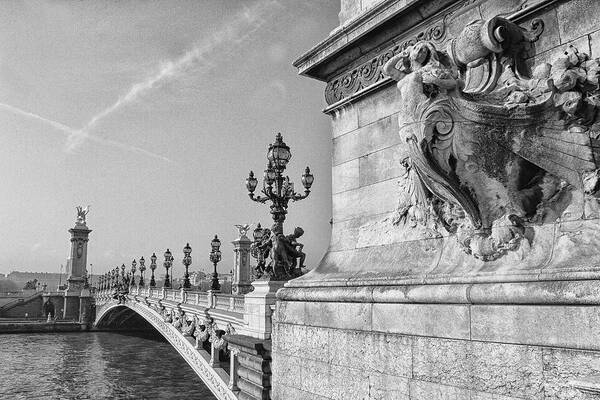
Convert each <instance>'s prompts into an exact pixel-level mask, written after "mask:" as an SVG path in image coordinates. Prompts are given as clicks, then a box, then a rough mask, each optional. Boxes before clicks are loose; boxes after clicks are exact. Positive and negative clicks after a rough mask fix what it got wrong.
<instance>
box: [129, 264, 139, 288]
mask: <svg viewBox="0 0 600 400" xmlns="http://www.w3.org/2000/svg"><path fill="white" fill-rule="evenodd" d="M136 265H137V261H135V258H134V259H133V261H132V262H131V282H130V286H131V287H133V286H134V285H135V267H136Z"/></svg>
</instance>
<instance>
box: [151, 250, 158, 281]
mask: <svg viewBox="0 0 600 400" xmlns="http://www.w3.org/2000/svg"><path fill="white" fill-rule="evenodd" d="M156 258H157V257H156V253H152V256H151V257H150V269H151V270H152V276H151V277H150V287H156V281H155V280H154V270H155V269H156Z"/></svg>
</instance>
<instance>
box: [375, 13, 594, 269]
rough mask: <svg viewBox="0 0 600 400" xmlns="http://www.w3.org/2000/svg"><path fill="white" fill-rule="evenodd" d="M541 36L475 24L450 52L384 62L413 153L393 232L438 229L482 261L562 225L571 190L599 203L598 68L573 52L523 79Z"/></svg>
mask: <svg viewBox="0 0 600 400" xmlns="http://www.w3.org/2000/svg"><path fill="white" fill-rule="evenodd" d="M542 27H543V25H542V24H541V21H533V23H532V27H531V29H530V30H525V29H523V28H521V27H519V26H517V25H515V24H514V23H512V22H510V21H508V20H506V19H504V18H500V17H495V18H492V19H490V20H487V21H474V22H472V23H471V24H469V25H467V26H466V27H465V29H464V30H463V32H462V33H461V34H460V35H459V36H458V37H456V38H453V39H452V40H451V41H450V42H449V45H448V50H447V52H444V51H441V50H438V49H437V48H436V46H435V44H434V43H432V42H431V41H422V42H419V43H416V44H414V45H412V46H409V47H407V48H406V49H404V50H403V51H401V52H399V53H398V54H395V55H394V56H393V57H391V58H390V59H389V60H388V61H387V63H386V64H385V65H384V67H383V73H384V74H385V75H386V76H389V77H391V78H392V79H394V80H396V81H398V85H397V86H398V101H399V102H400V107H399V108H400V112H399V116H398V119H399V126H400V132H399V134H400V137H401V138H402V140H403V141H404V142H406V144H407V146H408V154H409V156H408V157H407V158H406V159H404V160H403V161H402V163H403V167H404V169H405V174H404V176H403V182H401V186H402V193H401V198H400V202H399V205H398V212H397V216H396V218H395V223H396V224H398V225H401V226H403V229H411V228H412V227H414V226H415V225H416V224H421V225H424V226H426V227H428V228H429V229H430V230H432V231H433V232H438V233H439V234H440V235H441V234H442V231H441V230H445V231H446V232H447V233H449V234H451V235H455V236H456V238H457V240H458V241H459V244H460V245H461V246H462V248H463V249H464V250H465V251H466V252H467V253H469V254H472V255H473V256H475V257H477V258H480V259H482V260H484V261H488V260H494V259H497V258H499V257H501V256H502V255H504V254H506V253H507V252H509V251H513V250H515V249H517V248H519V247H520V246H521V245H522V244H523V241H526V240H527V239H526V234H525V233H526V229H527V226H530V225H531V224H539V223H544V222H551V221H554V220H556V218H558V217H560V215H561V213H562V212H563V211H564V210H565V209H566V208H567V207H568V206H569V204H570V203H571V200H572V197H573V195H574V193H575V192H580V193H581V195H582V196H583V194H584V192H585V193H586V195H587V196H595V195H596V193H597V190H598V186H599V184H598V181H599V179H598V167H599V166H598V162H597V161H596V160H597V155H596V152H597V150H595V147H594V146H593V145H592V140H593V138H595V137H596V136H597V132H598V131H599V129H600V122H599V121H598V112H597V111H598V107H599V106H600V90H599V88H600V86H599V84H600V81H599V78H600V60H599V59H595V60H590V59H589V57H588V56H587V55H586V54H583V53H579V52H578V51H577V50H576V49H575V48H573V47H570V48H568V49H567V50H566V51H565V53H564V55H563V56H562V57H560V58H559V59H557V60H556V61H555V62H554V63H553V64H541V65H538V66H536V67H535V68H534V70H533V73H532V74H531V77H529V76H527V75H526V71H525V69H524V68H523V57H522V53H523V50H524V49H525V48H526V46H527V43H529V42H531V41H535V40H537V38H538V37H539V35H540V33H541V31H542Z"/></svg>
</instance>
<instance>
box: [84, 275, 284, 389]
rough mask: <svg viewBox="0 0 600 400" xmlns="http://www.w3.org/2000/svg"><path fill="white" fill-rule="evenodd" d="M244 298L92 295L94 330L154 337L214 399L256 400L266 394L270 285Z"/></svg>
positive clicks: (161, 291) (162, 291)
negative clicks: (188, 368)
mask: <svg viewBox="0 0 600 400" xmlns="http://www.w3.org/2000/svg"><path fill="white" fill-rule="evenodd" d="M253 286H254V288H255V289H254V291H252V292H250V293H248V294H246V295H229V294H222V293H218V292H213V291H208V292H197V291H189V290H188V291H186V290H175V289H167V288H151V287H147V288H143V287H131V288H130V289H129V291H128V293H121V294H120V295H118V294H117V293H116V292H115V291H114V289H106V290H100V291H97V292H96V293H95V294H94V300H95V307H96V312H95V318H94V323H93V326H94V328H95V329H99V330H146V329H150V327H151V328H153V329H155V330H156V331H158V332H159V333H160V334H161V335H162V336H163V337H164V338H165V339H166V340H167V341H168V342H169V343H170V344H171V345H172V346H173V348H174V349H175V350H177V352H178V353H179V354H180V355H181V356H182V357H183V359H184V360H185V361H186V362H187V363H188V364H189V365H190V366H191V367H192V369H193V370H194V371H195V372H196V374H197V375H198V376H199V377H200V378H201V379H202V381H203V382H204V383H205V385H206V386H207V387H208V388H209V389H210V390H211V391H212V392H213V394H214V395H215V396H216V397H217V398H218V399H238V398H239V399H259V398H266V396H268V395H269V392H270V338H271V314H272V311H273V307H274V303H275V291H276V290H277V289H278V288H279V287H280V285H278V284H276V283H275V282H269V281H257V282H254V283H253Z"/></svg>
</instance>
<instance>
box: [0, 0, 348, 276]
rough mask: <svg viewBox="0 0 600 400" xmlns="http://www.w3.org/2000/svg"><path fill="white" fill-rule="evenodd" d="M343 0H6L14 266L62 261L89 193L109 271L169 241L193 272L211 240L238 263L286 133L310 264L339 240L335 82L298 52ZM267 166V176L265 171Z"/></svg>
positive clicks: (2, 44) (8, 199)
mask: <svg viewBox="0 0 600 400" xmlns="http://www.w3.org/2000/svg"><path fill="white" fill-rule="evenodd" d="M338 12H339V3H338V2H337V1H331V0H307V1H295V0H244V1H225V0H212V1H208V0H207V1H197V0H193V1H192V0H190V1H181V0H180V1H177V2H172V1H147V2H146V1H143V2H142V1H120V2H115V1H97V2H80V1H56V0H54V1H35V2H34V1H23V2H16V1H5V2H0V132H1V133H0V135H1V138H2V145H1V146H0V182H2V186H3V189H2V190H1V191H0V243H1V244H0V273H8V272H10V271H13V270H20V271H40V272H42V271H46V272H58V271H59V268H60V265H61V264H66V258H67V256H68V254H69V251H70V242H69V239H70V234H69V232H68V229H69V228H71V227H73V226H74V222H75V219H76V211H75V206H77V205H83V206H85V205H88V204H89V205H90V210H91V211H90V213H89V215H88V216H87V222H88V227H89V228H90V229H92V233H91V234H90V241H89V243H88V264H93V267H92V268H93V272H94V274H96V273H101V272H105V271H107V270H109V269H110V268H113V267H115V266H117V265H121V264H122V263H125V264H126V265H130V264H131V261H132V260H133V259H134V258H136V259H137V258H139V257H141V256H144V258H146V259H149V257H150V255H151V254H152V252H156V254H157V256H159V261H160V260H162V254H163V253H164V251H165V250H166V249H167V248H170V249H171V251H172V252H173V254H174V257H175V263H174V266H175V268H174V271H173V272H174V274H175V276H181V274H182V271H183V266H182V265H181V258H182V255H183V252H182V249H183V247H184V246H185V244H186V243H187V242H189V243H190V246H191V247H192V259H193V261H192V266H191V267H190V270H191V271H193V270H204V271H207V270H208V269H209V268H212V266H211V265H210V263H209V261H208V253H209V252H210V240H211V239H212V237H213V236H214V235H215V234H217V235H218V236H219V238H220V239H221V241H222V246H221V250H222V253H223V261H222V262H221V263H220V264H219V270H220V271H221V272H229V270H231V269H232V265H233V264H232V263H233V246H232V245H231V243H230V242H231V241H232V240H234V239H235V238H236V237H237V229H236V228H235V227H234V225H235V224H245V223H257V222H261V223H262V225H263V226H265V225H267V226H270V225H271V223H272V221H271V218H270V214H269V207H268V206H267V205H266V204H259V203H254V202H252V201H250V199H249V198H248V197H247V191H246V189H245V184H244V180H245V178H246V177H247V176H248V172H249V171H250V170H254V172H255V173H256V174H257V175H258V176H259V177H262V171H263V170H264V168H265V164H266V149H267V147H268V145H269V143H272V142H273V141H274V138H275V134H276V133H277V132H281V133H282V135H283V138H284V141H285V142H286V143H287V144H288V145H289V146H290V147H291V151H292V159H291V161H290V163H289V165H288V170H287V174H288V175H289V176H290V179H291V180H292V181H293V182H295V183H296V185H295V186H296V188H297V189H299V188H301V182H300V176H301V174H302V172H303V171H304V168H305V167H306V166H307V165H308V166H310V167H311V170H312V171H313V173H314V175H315V183H314V184H313V187H312V193H311V195H310V196H309V197H308V198H307V199H305V200H302V201H299V202H296V203H290V206H289V209H288V218H287V220H286V228H285V230H286V232H285V233H286V234H287V233H291V231H292V230H293V228H294V227H295V226H302V227H303V228H304V230H305V235H304V237H302V239H301V240H300V242H302V243H304V244H305V247H304V251H305V252H306V253H307V265H308V266H309V268H314V267H315V266H316V264H318V262H319V260H320V259H321V257H322V256H323V254H324V253H325V251H326V249H327V246H328V244H329V236H330V230H331V228H330V224H329V221H330V218H331V161H330V160H331V139H330V120H329V117H328V116H326V115H325V114H323V113H322V109H323V108H324V106H325V103H324V99H323V92H324V87H325V84H324V83H323V82H319V81H316V80H313V79H310V78H306V77H302V76H299V75H298V74H297V71H296V69H295V68H294V67H293V66H292V62H293V61H294V60H295V59H296V58H297V56H299V55H300V54H302V53H304V52H305V51H306V50H308V49H310V48H311V47H312V46H314V45H315V44H316V43H318V42H319V41H321V40H323V39H324V38H325V37H326V36H327V35H328V33H329V32H330V31H331V30H332V29H334V28H335V26H336V25H337V13H338ZM261 179H262V178H261Z"/></svg>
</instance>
